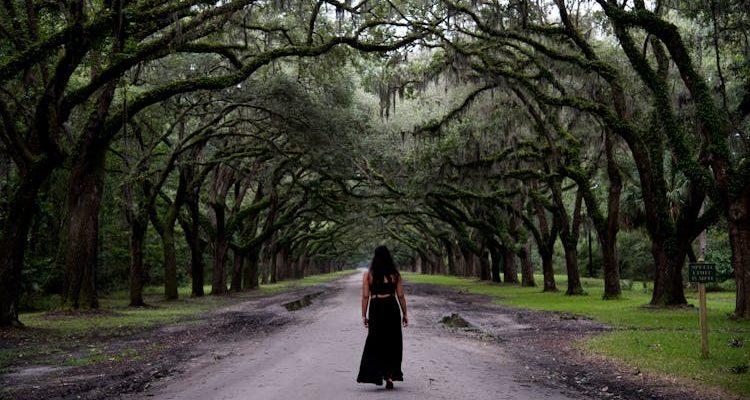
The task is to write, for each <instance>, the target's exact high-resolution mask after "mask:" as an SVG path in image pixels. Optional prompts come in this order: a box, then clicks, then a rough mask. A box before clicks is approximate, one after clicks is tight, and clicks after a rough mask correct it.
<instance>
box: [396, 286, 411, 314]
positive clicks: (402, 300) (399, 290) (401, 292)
mask: <svg viewBox="0 0 750 400" xmlns="http://www.w3.org/2000/svg"><path fill="white" fill-rule="evenodd" d="M396 296H398V304H400V305H401V313H402V314H403V317H402V321H403V323H404V326H408V325H409V318H407V317H406V296H405V295H404V279H403V278H401V277H400V276H399V277H398V282H396Z"/></svg>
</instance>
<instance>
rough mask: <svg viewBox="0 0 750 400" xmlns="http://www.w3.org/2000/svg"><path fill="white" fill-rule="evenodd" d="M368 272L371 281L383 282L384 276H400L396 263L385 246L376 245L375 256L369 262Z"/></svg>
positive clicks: (396, 277)
mask: <svg viewBox="0 0 750 400" xmlns="http://www.w3.org/2000/svg"><path fill="white" fill-rule="evenodd" d="M370 273H372V282H373V283H381V282H385V277H386V276H392V277H393V278H391V279H394V278H395V280H398V278H399V277H400V276H401V274H399V273H398V270H397V269H396V263H394V262H393V257H391V252H390V251H388V248H387V247H385V246H378V247H377V248H376V249H375V256H374V257H372V262H371V263H370Z"/></svg>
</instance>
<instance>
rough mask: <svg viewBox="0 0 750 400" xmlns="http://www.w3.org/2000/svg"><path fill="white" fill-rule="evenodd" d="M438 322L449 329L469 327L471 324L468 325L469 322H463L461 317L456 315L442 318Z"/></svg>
mask: <svg viewBox="0 0 750 400" xmlns="http://www.w3.org/2000/svg"><path fill="white" fill-rule="evenodd" d="M440 322H441V323H443V324H445V326H449V327H451V328H469V327H471V324H469V321H467V320H465V319H464V318H463V317H461V316H460V315H458V314H451V315H449V316H445V317H443V319H441V320H440Z"/></svg>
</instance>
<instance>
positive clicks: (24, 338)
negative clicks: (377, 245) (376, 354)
mask: <svg viewBox="0 0 750 400" xmlns="http://www.w3.org/2000/svg"><path fill="white" fill-rule="evenodd" d="M355 272H356V270H346V271H340V272H334V273H331V274H322V275H314V276H309V277H306V278H304V279H299V280H289V281H282V282H279V283H274V284H269V285H261V287H260V288H259V289H257V290H253V291H250V292H242V293H232V294H231V295H228V296H210V295H206V296H203V297H190V287H181V288H179V295H180V298H179V300H172V301H166V300H164V299H163V295H162V293H163V288H161V287H147V288H145V290H144V299H145V301H146V303H147V304H149V306H148V307H138V308H131V307H128V301H129V300H128V293H127V292H126V291H118V292H113V293H110V294H107V295H105V296H102V297H101V298H100V299H99V302H100V309H99V310H94V311H80V312H74V311H67V310H53V311H44V312H33V313H22V314H21V315H20V320H21V322H23V324H24V325H25V326H24V328H23V329H14V330H10V331H6V332H0V333H2V334H3V335H4V336H3V337H0V339H7V340H9V341H10V342H16V343H23V346H17V347H12V348H9V349H0V373H5V372H9V370H10V369H12V366H13V365H17V364H19V363H20V362H29V361H30V362H33V363H45V362H47V361H45V360H50V359H52V358H55V357H57V358H59V356H60V354H61V353H62V354H64V353H71V352H73V353H74V354H79V353H81V347H82V346H85V343H87V342H88V343H91V342H96V341H97V340H101V339H103V338H108V337H118V336H127V335H130V334H134V333H138V332H142V331H143V330H144V329H149V328H153V327H156V326H162V325H169V324H175V323H180V324H190V323H199V322H200V316H201V315H203V314H205V313H206V312H208V311H211V310H215V309H218V308H221V307H224V306H227V305H230V304H234V303H237V302H239V301H243V300H248V299H252V298H256V297H263V296H269V295H273V294H277V293H281V292H285V291H291V290H295V289H299V288H304V287H308V286H314V285H318V284H322V283H325V282H329V281H332V280H334V279H337V278H340V277H343V276H346V275H349V274H352V273H355ZM210 290H211V288H210V286H206V287H205V288H204V291H205V293H210ZM84 350H85V351H86V354H84V355H76V356H73V357H68V358H65V359H64V360H63V362H62V363H63V364H64V365H88V364H93V363H98V362H102V361H108V360H112V359H114V361H117V360H119V359H122V358H124V357H129V355H128V354H119V355H118V354H107V353H104V352H102V351H100V350H97V348H93V350H92V348H84ZM130 358H132V357H130Z"/></svg>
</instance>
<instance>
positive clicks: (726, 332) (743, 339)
mask: <svg viewBox="0 0 750 400" xmlns="http://www.w3.org/2000/svg"><path fill="white" fill-rule="evenodd" d="M403 275H404V279H405V280H406V281H407V282H415V283H429V284H437V285H445V286H450V287H453V288H455V289H456V290H463V291H468V292H470V293H475V294H483V295H487V296H491V297H492V298H494V299H495V301H496V302H498V303H502V304H507V305H511V306H515V307H521V308H528V309H534V310H546V311H561V312H567V313H572V314H577V315H582V316H585V317H587V318H591V319H594V320H596V321H600V322H603V323H606V324H608V325H611V326H614V327H616V328H619V329H618V330H615V331H613V332H610V333H606V334H603V335H599V336H596V337H593V338H590V339H587V340H586V341H584V342H582V343H579V344H578V345H579V346H580V347H581V348H583V349H585V350H587V351H588V352H591V353H593V354H597V355H602V356H605V357H609V358H612V359H616V360H619V361H623V362H625V363H626V364H628V365H630V366H632V367H634V368H638V369H640V370H642V371H651V372H656V373H659V374H666V375H670V376H673V377H675V378H678V379H682V380H684V381H689V382H694V383H698V384H707V385H713V386H719V387H721V388H723V389H726V390H728V391H730V392H733V393H736V394H739V395H742V396H750V371H748V368H749V367H750V321H739V322H738V321H733V320H730V319H729V318H728V316H729V314H730V313H731V312H732V311H733V310H734V301H735V294H734V293H733V292H731V293H730V292H711V293H708V296H707V298H708V305H707V307H708V317H709V320H708V325H709V329H710V334H709V343H710V351H711V356H710V358H709V359H703V358H701V355H700V332H699V325H698V308H697V303H698V294H697V291H695V290H690V289H688V290H687V291H686V296H687V298H688V302H689V303H692V304H695V305H696V307H694V308H693V307H688V308H669V309H655V308H650V307H644V305H645V304H648V302H649V301H650V299H651V295H650V294H649V293H645V292H644V291H643V290H639V289H635V290H630V291H624V292H623V297H622V298H621V299H618V300H608V301H605V300H601V296H602V294H603V292H604V288H603V284H602V281H601V280H600V279H589V278H584V279H583V285H584V288H585V290H586V291H587V293H588V295H586V296H566V295H565V294H564V291H563V292H557V293H543V292H542V291H541V289H540V288H522V287H519V286H516V285H504V284H493V283H488V282H481V281H477V280H476V279H467V278H457V277H450V276H442V275H421V274H414V273H404V274H403ZM536 279H537V281H541V276H540V277H537V278H536ZM555 279H556V281H557V283H558V285H559V287H560V288H564V287H565V285H566V283H567V282H566V278H565V276H556V277H555Z"/></svg>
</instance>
